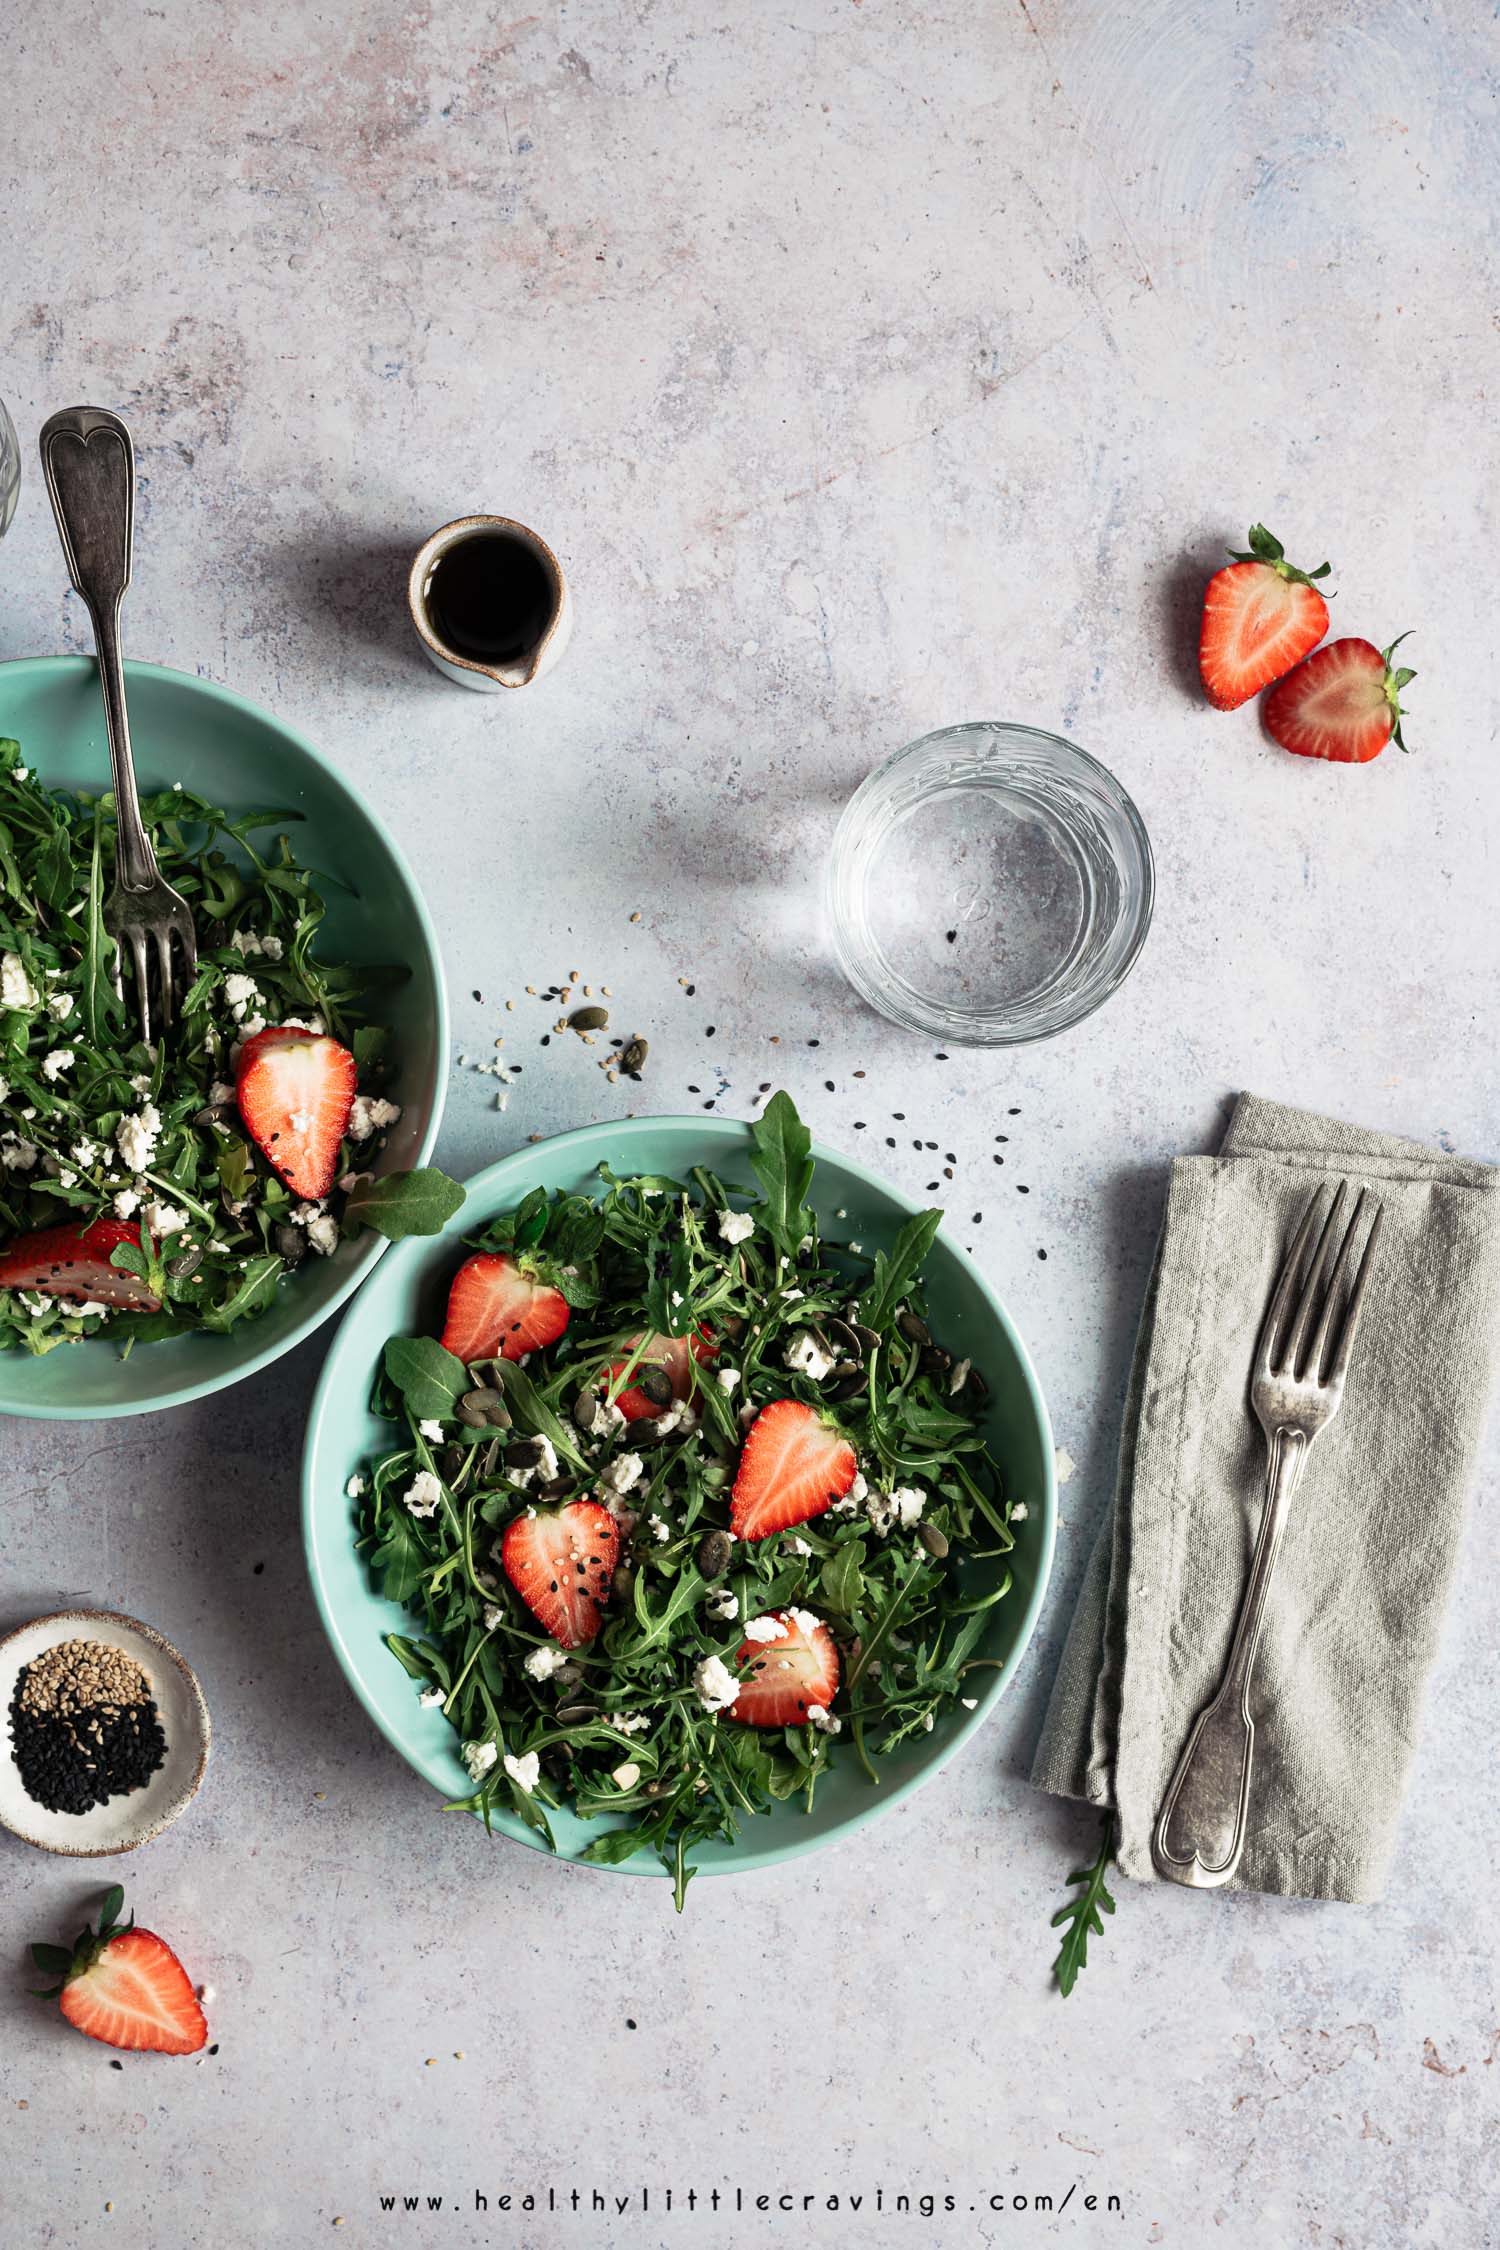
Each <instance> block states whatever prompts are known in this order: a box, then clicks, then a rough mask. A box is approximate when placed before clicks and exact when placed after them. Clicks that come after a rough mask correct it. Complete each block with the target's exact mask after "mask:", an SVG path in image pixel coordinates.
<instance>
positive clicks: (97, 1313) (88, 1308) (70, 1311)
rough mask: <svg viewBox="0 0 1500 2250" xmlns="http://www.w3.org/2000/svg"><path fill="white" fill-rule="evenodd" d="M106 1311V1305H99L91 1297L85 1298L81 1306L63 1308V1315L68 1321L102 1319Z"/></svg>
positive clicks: (65, 1306) (107, 1309)
mask: <svg viewBox="0 0 1500 2250" xmlns="http://www.w3.org/2000/svg"><path fill="white" fill-rule="evenodd" d="M108 1311H109V1307H108V1305H101V1304H99V1303H98V1302H97V1301H96V1300H95V1299H94V1298H93V1297H85V1298H84V1300H83V1303H82V1304H81V1305H64V1306H63V1315H64V1317H65V1318H66V1319H68V1320H89V1319H92V1318H102V1317H103V1316H104V1315H105V1314H106V1313H107V1312H108Z"/></svg>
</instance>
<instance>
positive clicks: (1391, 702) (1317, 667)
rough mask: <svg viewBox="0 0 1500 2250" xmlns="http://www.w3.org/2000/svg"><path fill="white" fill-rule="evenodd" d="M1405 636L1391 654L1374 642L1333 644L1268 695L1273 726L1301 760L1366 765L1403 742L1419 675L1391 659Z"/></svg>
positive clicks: (1401, 747) (1269, 721) (1268, 723)
mask: <svg viewBox="0 0 1500 2250" xmlns="http://www.w3.org/2000/svg"><path fill="white" fill-rule="evenodd" d="M1406 638H1407V636H1406V634H1405V633H1402V634H1401V635H1400V636H1399V637H1398V638H1397V639H1396V640H1394V641H1392V643H1391V645H1390V647H1389V648H1384V649H1381V648H1377V647H1376V646H1375V643H1374V642H1373V641H1357V640H1348V641H1330V642H1329V644H1328V646H1327V648H1320V649H1319V650H1318V652H1317V654H1316V655H1315V656H1310V657H1309V658H1308V659H1307V662H1306V663H1305V664H1299V665H1298V667H1297V669H1296V671H1295V672H1292V673H1290V674H1289V675H1288V677H1287V678H1286V679H1284V680H1283V681H1282V682H1281V684H1280V685H1279V687H1276V688H1274V689H1273V690H1272V692H1271V693H1270V694H1269V695H1268V696H1267V697H1266V701H1265V713H1264V715H1265V722H1266V726H1267V728H1268V729H1269V731H1270V732H1271V734H1273V735H1274V736H1275V738H1276V740H1277V741H1278V742H1279V743H1280V744H1281V747H1282V749H1283V750H1290V751H1291V753H1292V755H1293V756H1294V757H1297V758H1328V759H1331V760H1332V762H1333V763H1334V764H1335V765H1339V766H1367V765H1368V764H1369V762H1370V760H1371V759H1372V758H1378V757H1379V756H1380V753H1381V751H1382V750H1383V749H1384V748H1385V746H1386V744H1387V743H1388V742H1394V743H1395V745H1396V748H1397V749H1398V750H1404V749H1405V748H1406V744H1405V743H1404V742H1403V741H1402V739H1401V721H1402V718H1403V717H1404V716H1405V714H1404V713H1403V711H1402V709H1401V690H1402V689H1403V688H1404V687H1405V686H1406V684H1407V682H1408V681H1409V680H1414V679H1415V678H1416V676H1417V675H1416V673H1415V672H1412V671H1409V670H1408V669H1407V667H1406V666H1405V665H1402V666H1400V668H1399V669H1397V668H1393V666H1392V664H1391V658H1392V657H1393V656H1394V655H1395V653H1396V651H1397V649H1398V648H1399V647H1400V645H1401V642H1402V641H1404V640H1405V639H1406Z"/></svg>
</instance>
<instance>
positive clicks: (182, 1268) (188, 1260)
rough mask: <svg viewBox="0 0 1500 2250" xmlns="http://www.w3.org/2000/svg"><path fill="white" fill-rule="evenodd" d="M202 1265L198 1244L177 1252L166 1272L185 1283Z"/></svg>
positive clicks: (200, 1248) (294, 1229) (169, 1262)
mask: <svg viewBox="0 0 1500 2250" xmlns="http://www.w3.org/2000/svg"><path fill="white" fill-rule="evenodd" d="M292 1231H293V1233H294V1234H295V1233H296V1232H297V1229H296V1228H295V1227H294V1228H293V1230H292ZM202 1263H203V1251H202V1247H201V1245H199V1244H198V1243H194V1245H193V1247H192V1248H191V1249H190V1250H182V1251H179V1253H178V1255H177V1256H176V1257H175V1258H169V1259H168V1260H167V1272H168V1273H169V1274H170V1276H171V1278H172V1279H173V1281H186V1280H187V1277H188V1275H189V1274H190V1273H196V1272H197V1271H198V1268H199V1267H200V1266H201V1265H202Z"/></svg>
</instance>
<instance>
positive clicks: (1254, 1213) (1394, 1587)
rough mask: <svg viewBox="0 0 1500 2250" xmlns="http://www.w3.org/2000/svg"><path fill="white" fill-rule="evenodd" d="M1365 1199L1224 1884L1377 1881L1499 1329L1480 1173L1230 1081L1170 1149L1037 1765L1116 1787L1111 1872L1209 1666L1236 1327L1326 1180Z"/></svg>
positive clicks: (1234, 1445)
mask: <svg viewBox="0 0 1500 2250" xmlns="http://www.w3.org/2000/svg"><path fill="white" fill-rule="evenodd" d="M1330 1175H1334V1176H1347V1177H1349V1178H1350V1179H1351V1180H1353V1181H1355V1182H1357V1183H1367V1184H1368V1185H1369V1186H1370V1187H1371V1188H1372V1190H1374V1192H1376V1193H1377V1194H1378V1195H1379V1196H1380V1198H1381V1200H1382V1202H1383V1204H1384V1206H1385V1218H1384V1222H1383V1226H1382V1232H1381V1241H1380V1247H1379V1251H1378V1253H1377V1257H1376V1262H1375V1265H1374V1267H1373V1268H1372V1271H1371V1278H1370V1287H1369V1292H1368V1295H1367V1297H1366V1301H1365V1308H1364V1315H1363V1318H1362V1320H1361V1323H1360V1330H1359V1340H1358V1343H1357V1344H1356V1347H1355V1351H1354V1356H1353V1361H1352V1364H1351V1366H1350V1371H1349V1377H1348V1384H1347V1388H1346V1390H1345V1394H1344V1403H1343V1405H1342V1407H1341V1408H1340V1410H1339V1412H1338V1414H1337V1415H1336V1416H1335V1417H1334V1420H1333V1421H1332V1422H1331V1423H1330V1424H1329V1425H1328V1428H1327V1429H1326V1430H1325V1432H1324V1433H1323V1435H1322V1436H1321V1437H1320V1438H1319V1439H1318V1442H1317V1444H1316V1446H1315V1447H1314V1448H1313V1451H1312V1455H1311V1457H1310V1459H1309V1461H1308V1464H1307V1468H1306V1471H1305V1473H1304V1475H1303V1480H1302V1484H1301V1488H1300V1490H1299V1491H1298V1493H1297V1496H1296V1498H1295V1500H1294V1501H1293V1503H1292V1514H1291V1519H1290V1522H1289V1524H1288V1527H1287V1532H1286V1538H1285V1542H1284V1545H1283V1547H1282V1551H1281V1555H1280V1558H1279V1560H1278V1562H1277V1566H1276V1577H1275V1580H1274V1583H1273V1585H1272V1589H1271V1597H1270V1601H1269V1604H1268V1607H1267V1614H1266V1623H1265V1632H1264V1636H1263V1639H1262V1642H1261V1650H1260V1662H1259V1665H1258V1667H1257V1672H1256V1678H1255V1684H1254V1687H1253V1689H1252V1692H1251V1710H1252V1713H1253V1716H1254V1719H1255V1728H1256V1735H1255V1771H1254V1777H1253V1780H1252V1782H1251V1802H1250V1818H1249V1826H1248V1833H1247V1838H1246V1843H1245V1851H1244V1856H1243V1858H1242V1859H1241V1861H1240V1866H1239V1870H1238V1874H1237V1876H1236V1878H1235V1881H1236V1884H1237V1886H1238V1887H1239V1888H1241V1889H1247V1890H1259V1891H1280V1892H1286V1893H1290V1894H1292V1895H1294V1896H1298V1897H1307V1898H1337V1899H1351V1900H1368V1899H1373V1898H1377V1897H1378V1896H1379V1895H1380V1891H1381V1887H1382V1884H1383V1882H1384V1878H1385V1871H1386V1866H1387V1863H1388V1861H1389V1858H1390V1853H1391V1847H1392V1843H1393V1840H1394V1833H1395V1826H1396V1819H1397V1813H1398V1809H1399V1805H1400V1800H1401V1794H1402V1791H1403V1789H1404V1787H1405V1785H1406V1776H1407V1770H1408V1767H1409V1765H1410V1763H1411V1759H1412V1754H1413V1751H1414V1749H1415V1746H1416V1739H1417V1728H1418V1723H1419V1719H1420V1713H1421V1704H1422V1696H1423V1690H1424V1687H1425V1683H1426V1678H1427V1673H1428V1670H1429V1668H1430V1666H1431V1663H1432V1658H1433V1653H1434V1650H1435V1648H1436V1645H1437V1637H1438V1632H1439V1628H1440V1625H1441V1620H1442V1613H1443V1604H1444V1602H1445V1600H1446V1598H1447V1593H1448V1587H1449V1584H1450V1581H1451V1580H1452V1577H1453V1572H1454V1567H1455V1563H1456V1561H1457V1556H1458V1548H1459V1540H1460V1535H1461V1531H1462V1524H1463V1516H1464V1505H1465V1495H1466V1492H1467V1489H1468V1486H1469V1483H1470V1480H1471V1477H1472V1472H1473V1466H1474V1457H1475V1453H1476V1451H1477V1448H1478V1445H1479V1440H1480V1436H1481V1434H1482V1430H1483V1426H1484V1417H1485V1409H1486V1404H1487V1397H1488V1392H1489V1387H1490V1379H1491V1373H1492V1370H1493V1367H1494V1363H1495V1358H1496V1347H1497V1343H1500V1173H1497V1172H1496V1171H1495V1170H1493V1169H1492V1168H1491V1167H1490V1166H1488V1165H1484V1164H1470V1163H1465V1162H1463V1161H1462V1160H1461V1159H1459V1158H1457V1157H1452V1156H1446V1155H1442V1154H1440V1153H1438V1152H1437V1151H1436V1150H1433V1149H1428V1148H1423V1147H1421V1146H1420V1145H1418V1144H1417V1143H1415V1142H1411V1141H1403V1140H1396V1139H1393V1138H1391V1137H1390V1136H1388V1135H1386V1134H1384V1133H1369V1132H1364V1131H1362V1130H1360V1129H1359V1128H1358V1127H1356V1126H1351V1125H1341V1124H1337V1123H1335V1122H1333V1121H1332V1120H1331V1119H1329V1118H1326V1117H1313V1116H1309V1115H1307V1114H1306V1113H1305V1112H1303V1111H1300V1110H1295V1109H1286V1108H1283V1107H1282V1106H1281V1105H1280V1104H1278V1103H1275V1102H1264V1101H1259V1100H1257V1099H1255V1098H1254V1097H1253V1096H1251V1095H1242V1096H1241V1098H1240V1100H1239V1102H1238V1103H1237V1105H1236V1108H1235V1111H1234V1116H1233V1118H1232V1120H1231V1122H1230V1126H1229V1131H1228V1133H1227V1134H1226V1136H1225V1139H1224V1145H1223V1148H1222V1150H1221V1152H1220V1154H1219V1155H1218V1156H1216V1157H1185V1158H1181V1159H1179V1160H1178V1162H1177V1163H1175V1164H1174V1165H1173V1167H1172V1181H1171V1189H1170V1193H1169V1196H1168V1201H1167V1215H1166V1222H1165V1225H1164V1227H1163V1229H1162V1237H1161V1242H1160V1244H1159V1246H1158V1249H1157V1256H1156V1265H1155V1269H1154V1271H1153V1274H1152V1278H1151V1283H1150V1287H1149V1289H1148V1292H1147V1298H1146V1305H1145V1310H1144V1312H1143V1314H1142V1317H1141V1327H1140V1335H1139V1337H1138V1339H1137V1343H1136V1350H1135V1359H1134V1363H1133V1366H1132V1369H1131V1376H1130V1388H1129V1393H1128V1396H1127V1399H1126V1409H1125V1428H1124V1436H1123V1439H1122V1442H1121V1447H1120V1462H1119V1474H1118V1481H1117V1485H1116V1491H1115V1504H1114V1509H1113V1512H1112V1518H1111V1520H1110V1521H1108V1522H1106V1524H1105V1525H1104V1528H1103V1530H1102V1532H1101V1533H1100V1536H1099V1539H1098V1542H1097V1544H1096V1546H1095V1548H1094V1551H1093V1554H1092V1556H1091V1558H1090V1562H1089V1566H1088V1571H1087V1575H1086V1578H1085V1582H1084V1586H1083V1591H1082V1594H1081V1596H1080V1598H1079V1603H1078V1608H1077V1611H1076V1612H1075V1615H1074V1618H1073V1622H1072V1625H1071V1627H1070V1629H1069V1633H1068V1639H1067V1644H1066V1647H1065V1649H1064V1651H1063V1658H1062V1665H1061V1668H1060V1670H1059V1672H1058V1676H1057V1680H1056V1683H1055V1685H1054V1687H1053V1691H1052V1699H1051V1703H1050V1706H1049V1709H1048V1712H1047V1719H1046V1724H1045V1727H1044V1729H1043V1732H1042V1739H1041V1742H1040V1745H1039V1747H1038V1750H1037V1754H1036V1760H1035V1764H1034V1766H1033V1770H1032V1779H1033V1781H1034V1782H1035V1783H1036V1785H1037V1786H1038V1788H1041V1789H1047V1790H1050V1791H1052V1792H1053V1793H1054V1794H1056V1795H1059V1796H1066V1797H1079V1798H1082V1799H1084V1800H1085V1801H1086V1802H1087V1803H1090V1804H1096V1805H1100V1806H1106V1807H1112V1808H1113V1809H1114V1811H1115V1812H1116V1813H1117V1814H1118V1816H1119V1843H1118V1850H1119V1858H1120V1865H1121V1867H1122V1868H1123V1869H1124V1871H1125V1873H1126V1874H1127V1875H1135V1876H1140V1877H1142V1878H1146V1879H1153V1878H1154V1877H1155V1870H1154V1868H1153V1866H1152V1862H1151V1831H1152V1829H1153V1827H1154V1826H1155V1823H1156V1817H1157V1813H1158V1811H1159V1810H1160V1807H1161V1801H1162V1798H1163V1796H1164V1795H1165V1793H1166V1789H1167V1784H1168V1782H1169V1781H1170V1779H1171V1777H1172V1772H1173V1769H1174V1767H1175V1766H1176V1763H1177V1759H1178V1757H1179V1755H1180V1753H1181V1750H1182V1746H1183V1743H1184V1741H1185V1740H1186V1737H1187V1733H1188V1729H1189V1727H1190V1726H1191V1724H1192V1721H1193V1719H1194V1717H1195V1716H1196V1714H1197V1713H1198V1711H1199V1710H1200V1709H1201V1708H1202V1706H1203V1705H1204V1704H1205V1703H1206V1702H1207V1701H1208V1699H1209V1697H1210V1696H1211V1695H1212V1694H1213V1692H1214V1689H1215V1688H1216V1687H1217V1685H1218V1681H1219V1676H1220V1673H1221V1671H1222V1669H1223V1666H1224V1661H1225V1658H1226V1657H1227V1655H1228V1650H1229V1640H1230V1634H1231V1632H1232V1630H1233V1626H1234V1619H1235V1614H1236V1611H1237V1610H1238V1607H1239V1602H1240V1596H1241V1593H1242V1592H1243V1589H1244V1585H1245V1579H1246V1573H1247V1570H1248V1565H1249V1558H1250V1549H1251V1546H1252V1544H1253V1542H1254V1538H1255V1533H1256V1531H1257V1529H1258V1528H1259V1523H1260V1513H1261V1505H1262V1501H1263V1497H1264V1488H1265V1472H1266V1448H1265V1441H1264V1439H1263V1437H1262V1435H1261V1431H1260V1426H1259V1424H1258V1423H1257V1422H1256V1421H1255V1419H1254V1417H1253V1415H1252V1414H1251V1412H1250V1409H1249V1403H1248V1396H1249V1379H1250V1369H1251V1362H1252V1358H1253V1354H1254V1350H1255V1344H1256V1341H1257V1338H1258V1336H1259V1333H1260V1326H1261V1322H1262V1319H1263V1318H1264V1315H1265V1309H1266V1305H1267V1303H1268V1302H1269V1299H1270V1294H1271V1290H1272V1288H1273V1286H1274V1283H1275V1279H1276V1275H1277V1273H1278V1271H1279V1269H1280V1266H1281V1262H1282V1259H1283V1257H1284V1255H1285V1253H1286V1250H1287V1247H1288V1245H1289V1243H1290V1241H1291V1237H1292V1234H1293V1232H1294V1231H1295V1228H1296V1224H1297V1221H1298V1220H1299V1219H1300V1217H1301V1216H1302V1213H1303V1212H1304V1210H1305V1209H1306V1207H1307V1204H1308V1203H1309V1201H1310V1200H1311V1197H1312V1194H1313V1192H1314V1190H1315V1188H1316V1187H1317V1186H1318V1184H1319V1182H1320V1181H1321V1180H1322V1179H1324V1178H1326V1177H1328V1176H1330Z"/></svg>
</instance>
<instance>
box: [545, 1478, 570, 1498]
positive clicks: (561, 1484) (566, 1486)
mask: <svg viewBox="0 0 1500 2250" xmlns="http://www.w3.org/2000/svg"><path fill="white" fill-rule="evenodd" d="M572 1489H573V1479H572V1478H571V1477H570V1476H567V1475H565V1474H563V1475H558V1476H555V1477H553V1478H551V1479H550V1481H549V1482H548V1483H546V1484H540V1485H538V1486H537V1498H538V1499H539V1500H560V1499H561V1498H562V1496H563V1494H564V1493H565V1492H571V1491H572Z"/></svg>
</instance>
